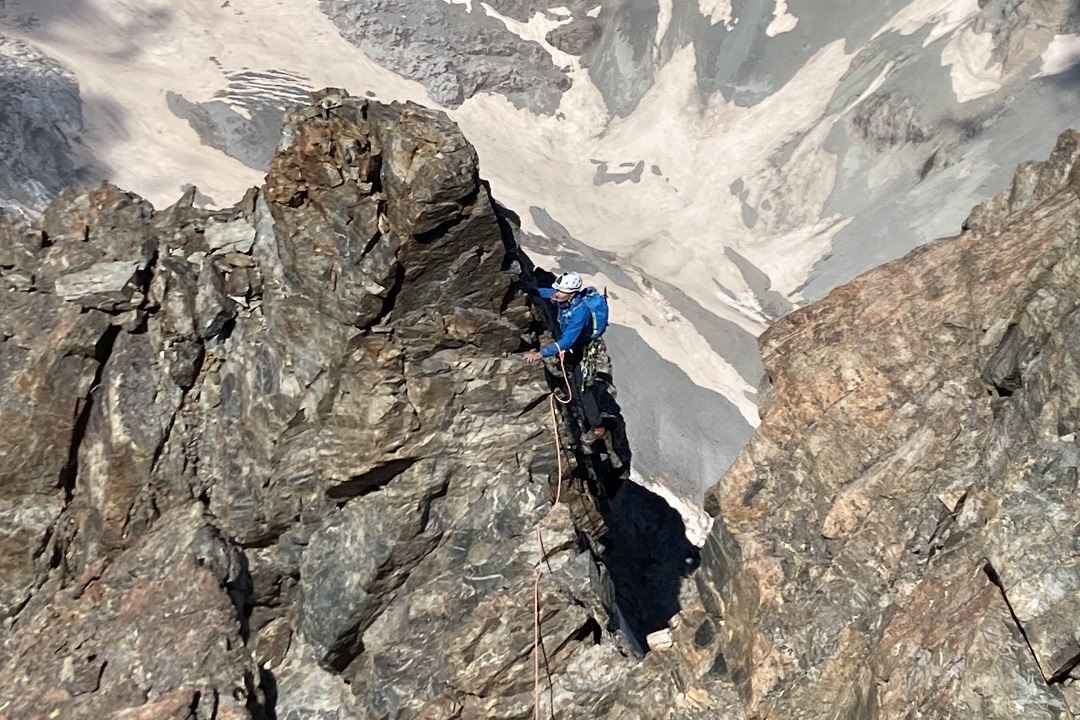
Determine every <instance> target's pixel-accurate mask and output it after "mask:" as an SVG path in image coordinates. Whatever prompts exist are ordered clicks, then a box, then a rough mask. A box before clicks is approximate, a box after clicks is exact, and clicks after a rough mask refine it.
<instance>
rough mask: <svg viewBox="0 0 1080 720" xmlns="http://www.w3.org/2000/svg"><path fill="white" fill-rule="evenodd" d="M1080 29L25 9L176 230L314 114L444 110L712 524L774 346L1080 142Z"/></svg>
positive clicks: (883, 13) (525, 0)
mask: <svg viewBox="0 0 1080 720" xmlns="http://www.w3.org/2000/svg"><path fill="white" fill-rule="evenodd" d="M1078 19H1080V14H1078V13H1077V10H1076V3H1075V2H1070V1H1069V0H1039V1H1038V2H1018V1H1017V0H985V1H981V0H881V1H880V2H874V3H862V4H857V5H856V4H853V3H852V2H849V1H847V0H633V1H630V0H591V1H590V2H576V1H575V2H563V1H562V0H559V1H558V2H548V1H547V0H490V1H489V2H472V1H471V0H461V1H459V2H440V3H415V2H402V1H399V0H349V1H348V2H346V1H345V0H320V2H314V1H309V0H229V1H228V3H226V2H216V3H207V2H204V1H203V0H145V1H144V2H141V3H132V2H130V1H129V0H4V1H3V2H2V3H0V30H2V32H4V33H5V34H10V35H11V36H13V37H18V38H19V39H20V40H21V41H23V42H25V43H26V44H27V45H28V46H32V47H33V48H36V49H37V51H40V52H41V53H43V54H45V55H48V56H49V57H53V58H56V60H57V61H58V62H60V63H62V64H63V66H64V67H65V68H66V71H68V72H70V73H72V74H73V75H74V76H75V77H76V78H77V80H78V84H79V88H80V91H81V94H82V101H83V104H84V107H83V113H84V115H85V123H84V125H85V129H84V131H83V132H82V133H80V134H79V136H78V138H76V139H77V140H78V141H79V143H78V144H79V146H80V147H81V148H83V149H85V150H86V158H85V159H83V160H81V161H79V162H77V164H79V165H80V167H83V164H85V167H86V169H87V171H88V172H91V173H93V175H94V176H95V179H108V180H110V181H112V182H114V183H116V184H118V185H120V186H122V187H125V188H128V189H130V190H133V191H135V192H137V193H139V194H140V195H142V196H143V197H145V198H147V199H149V200H150V201H151V202H153V203H155V204H157V205H158V206H159V207H162V206H165V205H167V204H170V203H172V202H173V201H174V200H175V198H176V196H177V195H178V194H179V193H180V192H181V188H182V187H183V186H185V185H186V184H188V183H195V184H196V185H198V186H199V188H200V190H201V191H202V193H203V194H202V195H200V196H198V198H197V200H196V204H200V205H202V204H211V205H218V204H221V205H227V204H229V203H231V202H232V201H233V200H235V198H237V197H239V196H240V194H241V193H242V192H243V191H244V189H245V188H247V187H248V186H250V185H253V184H258V183H259V182H261V176H262V174H263V173H264V172H265V171H266V169H267V167H268V165H267V163H268V161H269V158H270V157H272V156H273V153H274V150H275V147H276V144H277V139H278V135H279V129H280V118H281V112H282V110H283V109H284V108H286V107H289V106H291V105H293V104H295V103H296V102H297V98H298V97H304V96H305V94H306V93H307V91H309V90H311V89H313V88H317V87H323V86H334V87H347V88H349V89H350V90H351V91H352V92H353V94H355V95H358V96H359V95H363V96H371V97H378V98H380V99H383V100H385V101H390V100H398V101H410V100H411V101H415V102H418V103H421V104H424V105H438V104H441V105H442V106H443V107H444V108H445V109H446V110H447V111H448V113H449V114H450V116H451V117H452V118H453V119H454V120H455V121H456V122H458V123H459V124H461V126H462V128H463V129H464V131H465V133H466V135H467V136H468V137H469V138H470V140H471V142H473V143H475V145H476V147H477V150H478V153H479V155H480V157H481V158H482V160H483V162H484V167H485V177H486V179H488V180H489V181H490V182H491V184H492V187H493V188H494V192H495V194H496V195H497V196H498V197H499V198H500V201H501V202H502V203H503V204H504V205H506V206H507V207H508V208H510V209H512V210H513V211H514V212H516V213H518V215H519V216H520V218H521V222H522V225H523V228H524V229H525V230H526V231H527V232H528V233H529V234H528V235H527V236H525V238H524V240H523V242H524V243H525V246H526V248H527V249H528V250H529V252H530V253H532V254H533V256H534V257H536V258H538V260H540V261H541V262H543V263H544V264H547V265H554V264H559V265H569V266H572V268H573V269H576V270H580V271H583V272H586V273H588V274H589V275H590V276H591V277H590V280H591V281H594V282H596V283H597V284H601V285H607V286H608V287H609V288H610V289H611V290H612V291H614V292H616V293H617V294H618V296H619V303H618V306H617V311H616V314H615V321H616V323H617V325H618V326H619V327H618V328H617V329H616V330H615V332H613V333H612V336H611V338H610V340H611V343H612V347H617V351H618V353H619V354H620V355H622V356H623V357H625V358H628V359H631V361H629V362H626V363H624V365H623V367H624V370H623V371H622V372H621V383H622V385H623V388H624V390H626V392H625V393H624V396H625V403H624V411H625V413H626V415H627V417H628V418H629V419H630V420H631V423H630V426H631V434H632V435H634V433H636V435H634V437H633V439H634V443H635V447H636V450H637V453H636V457H637V463H636V465H637V469H638V471H639V472H641V473H642V474H643V475H645V476H652V475H663V476H664V477H665V478H667V480H668V481H669V482H670V484H671V485H672V487H674V488H675V489H676V490H677V491H678V492H679V493H680V494H682V495H683V496H684V497H687V498H692V499H695V500H700V498H701V496H702V494H703V492H704V490H705V488H706V487H707V486H708V484H710V483H711V482H712V480H713V479H714V478H716V477H718V476H719V475H721V474H722V473H723V471H724V470H725V469H726V468H727V467H728V466H729V465H730V464H731V462H732V461H733V459H734V457H735V455H736V454H737V453H738V451H739V449H740V448H741V447H742V446H743V445H744V444H745V442H746V441H747V440H748V439H749V437H750V435H751V433H752V431H753V427H754V426H755V425H756V422H757V413H756V407H755V403H756V392H755V388H756V386H757V383H758V381H759V379H760V377H761V366H760V363H759V362H758V361H757V352H756V338H757V336H758V335H759V334H760V333H761V332H762V331H763V330H764V329H765V328H766V327H767V326H768V324H769V323H771V322H772V321H774V320H775V319H776V318H778V317H780V316H781V315H783V314H784V313H785V312H787V311H788V310H789V309H790V308H792V307H796V306H800V305H802V304H805V302H806V301H808V300H813V299H816V298H819V297H821V296H823V295H825V294H826V293H827V292H828V291H829V290H831V289H832V288H834V287H836V286H837V285H838V284H840V283H843V282H846V281H848V280H850V279H851V278H853V277H855V276H856V275H858V274H860V273H862V272H864V271H866V270H868V269H869V268H871V267H873V266H875V265H877V264H879V263H881V262H885V261H887V260H890V259H893V258H896V257H898V256H900V255H902V254H904V253H906V252H908V251H909V250H910V249H912V248H913V247H916V246H917V245H919V244H922V243H924V242H927V241H929V240H931V239H933V238H936V237H940V236H942V235H948V234H952V233H954V232H957V231H958V229H959V226H960V223H961V222H962V220H963V219H964V217H965V216H966V214H967V212H968V210H969V209H970V208H971V207H972V205H974V204H975V203H977V202H980V201H981V200H982V199H984V198H986V197H988V196H989V195H992V194H994V193H995V192H997V191H998V190H999V189H1001V188H1003V187H1005V186H1006V185H1008V183H1009V182H1010V180H1011V177H1012V173H1013V169H1014V168H1015V166H1016V164H1017V163H1018V162H1021V161H1024V160H1028V159H1030V158H1036V157H1045V156H1046V154H1047V153H1048V152H1049V150H1050V148H1051V147H1052V146H1053V142H1054V139H1055V138H1056V137H1057V135H1058V134H1059V133H1060V132H1061V131H1062V130H1064V129H1065V128H1066V127H1069V126H1070V125H1071V124H1073V123H1074V121H1075V117H1076V116H1077V112H1078V110H1080V95H1078V94H1077V87H1078V85H1077V78H1078V70H1077V68H1078V67H1080V65H1078V64H1077V61H1078V60H1080V22H1078ZM2 71H3V69H2V68H0V73H2ZM20 92H21V93H24V94H29V95H30V96H32V97H38V96H41V95H42V94H43V93H42V92H41V90H40V89H38V88H27V89H25V90H20ZM33 117H34V118H35V122H36V123H38V124H39V125H41V126H42V130H47V131H49V132H48V133H46V135H47V136H48V137H50V138H52V137H53V135H54V133H51V127H50V125H49V123H48V122H47V121H44V120H42V119H41V116H40V115H34V116H33ZM48 117H51V116H48ZM50 147H55V148H59V147H62V145H55V144H50ZM4 157H7V156H6V155H5V156H4ZM80 163H81V164H80ZM34 167H38V166H37V165H32V166H31V168H30V169H32V168H34ZM40 167H41V168H42V169H43V170H44V169H47V168H49V165H48V164H43V165H41V166H40ZM50 177H51V175H50V173H47V172H45V173H43V177H40V178H36V179H38V180H40V181H41V182H42V183H43V184H44V185H45V186H46V188H47V189H50V190H51V189H54V187H55V186H54V185H51V184H50V182H51V180H50V179H49V178H50ZM2 181H3V177H2V176H0V196H2V195H3V194H4V192H5V189H4V187H3V183H2ZM541 254H542V255H541ZM657 377H661V378H663V380H664V382H663V384H664V386H665V388H666V393H667V395H668V396H669V397H674V398H675V399H676V402H674V403H671V404H670V405H669V404H666V403H664V402H662V400H663V398H661V397H657V393H656V391H655V388H656V385H657V383H656V382H655V379H656V378H657ZM671 406H674V407H679V408H680V409H681V408H688V409H689V412H686V413H683V412H681V410H680V411H679V412H675V411H673V410H670V409H669V407H671ZM635 428H640V430H638V429H635ZM703 446H708V447H709V448H710V450H709V451H708V452H693V449H694V448H699V447H703Z"/></svg>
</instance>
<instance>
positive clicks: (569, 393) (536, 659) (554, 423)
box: [533, 350, 574, 720]
mask: <svg viewBox="0 0 1080 720" xmlns="http://www.w3.org/2000/svg"><path fill="white" fill-rule="evenodd" d="M559 370H560V372H562V376H563V381H564V382H565V384H566V399H565V400H562V399H560V398H559V396H558V394H557V393H555V391H552V392H551V403H550V404H551V427H552V430H554V432H555V458H556V461H557V462H558V463H559V484H558V485H557V486H556V488H555V502H554V503H552V504H553V505H558V504H559V500H560V498H561V497H562V484H563V463H562V441H561V440H560V438H559V416H558V413H557V412H556V410H555V407H556V403H558V404H560V405H569V404H570V403H571V402H572V401H573V398H574V391H573V388H572V387H571V385H570V376H569V375H568V374H567V372H566V351H565V350H559ZM536 540H537V544H538V546H539V548H540V561H541V562H546V561H547V550H546V549H545V548H544V536H543V535H542V534H541V533H540V526H539V525H537V526H536ZM549 567H550V566H549ZM543 574H544V571H543V570H542V569H540V568H539V567H537V569H536V579H535V580H534V581H533V717H534V720H540V578H541V577H542V576H543ZM554 716H555V715H554V710H553V711H552V717H553V718H554Z"/></svg>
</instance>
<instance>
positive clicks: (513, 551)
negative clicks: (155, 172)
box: [0, 91, 697, 720]
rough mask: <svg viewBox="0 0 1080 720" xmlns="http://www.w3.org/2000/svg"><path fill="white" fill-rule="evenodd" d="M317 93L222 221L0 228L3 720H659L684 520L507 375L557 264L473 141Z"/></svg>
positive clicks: (213, 217) (97, 216)
mask: <svg viewBox="0 0 1080 720" xmlns="http://www.w3.org/2000/svg"><path fill="white" fill-rule="evenodd" d="M316 99H317V104H315V105H312V106H310V107H307V108H303V109H301V110H297V111H295V112H292V113H290V114H289V116H288V117H287V123H286V130H285V135H284V138H283V141H282V144H281V148H280V150H279V152H278V154H277V155H276V157H275V159H274V161H273V164H272V167H271V170H270V173H269V174H268V175H267V179H266V184H265V185H264V186H263V187H262V188H261V189H258V190H254V189H253V190H252V191H250V192H249V193H248V194H247V196H246V197H245V198H244V199H243V200H242V201H241V202H240V203H238V204H237V205H236V206H235V207H233V208H231V209H229V210H224V211H217V212H207V211H204V210H199V209H197V208H195V207H193V205H192V199H193V196H194V193H195V191H194V189H192V190H191V191H190V192H189V193H188V194H187V195H186V196H185V197H184V198H183V199H181V201H180V202H178V203H177V204H176V205H175V206H173V207H171V208H169V209H167V210H164V211H161V212H157V211H155V210H154V208H152V207H151V206H150V205H149V204H148V203H146V202H145V201H143V200H141V199H140V198H138V197H136V196H134V195H131V194H128V193H125V192H123V191H121V190H119V189H117V188H115V187H112V186H108V185H106V186H102V187H99V188H97V189H94V190H90V191H82V190H69V191H64V193H62V196H61V197H60V198H59V199H58V200H57V202H56V203H54V204H53V205H51V206H50V207H49V208H48V209H47V210H46V211H45V213H44V215H43V217H42V219H41V222H40V223H39V225H38V226H36V227H34V228H27V227H24V226H22V225H21V224H20V223H18V222H17V221H16V220H14V219H13V218H12V217H10V216H3V217H0V220H2V222H3V226H2V228H0V281H2V282H3V284H4V292H2V293H0V383H2V386H3V388H4V392H3V394H2V396H0V528H3V529H2V531H0V569H2V572H0V617H2V618H3V619H4V622H3V625H2V631H0V633H2V634H0V640H2V644H0V715H2V716H3V717H10V718H37V717H42V718H44V717H49V718H55V717H65V718H101V717H116V718H139V719H140V720H153V719H156V718H188V717H191V718H200V719H205V718H236V717H248V716H251V717H256V718H281V719H282V720H284V719H286V718H288V719H290V720H299V719H300V718H305V719H309V718H328V719H329V718H335V719H337V720H346V719H347V718H375V717H383V718H390V717H394V718H398V717H401V718H406V717H425V718H450V717H462V718H490V717H502V718H518V717H522V718H524V717H527V716H530V715H532V714H533V712H534V704H535V703H536V702H537V695H536V693H537V692H538V691H540V692H541V695H540V698H541V700H542V702H543V703H544V704H547V705H550V707H551V708H552V711H555V710H556V709H557V710H558V711H559V713H560V715H561V716H565V717H582V718H586V717H598V716H603V715H605V714H607V715H611V716H612V717H620V716H625V717H640V713H638V714H637V715H635V714H634V713H635V712H637V711H635V710H634V708H635V707H639V706H640V705H641V704H642V703H646V702H651V701H650V700H649V698H652V697H654V696H656V695H657V694H659V695H660V696H662V697H670V696H671V692H670V690H665V688H670V685H671V683H672V682H673V680H671V679H665V680H662V681H660V682H658V683H653V684H652V686H651V687H648V686H647V685H648V684H647V683H645V684H643V683H636V682H632V681H630V680H629V679H628V678H630V676H631V674H632V673H635V672H642V668H645V669H647V668H648V667H651V665H650V664H649V663H648V662H647V663H645V664H644V665H642V664H641V663H639V662H638V656H639V655H640V652H641V649H642V647H643V643H644V638H645V636H646V635H647V634H648V633H649V632H651V631H653V630H657V629H661V628H662V627H664V626H665V625H666V623H667V621H668V619H669V618H670V617H671V616H672V615H673V614H674V613H675V611H676V610H677V609H678V607H679V604H680V601H679V594H680V592H683V591H687V590H688V589H689V586H686V585H684V584H683V582H682V580H683V578H684V576H686V575H688V574H689V572H690V571H691V570H692V569H693V567H694V565H695V563H696V558H697V555H696V550H695V549H694V548H692V547H691V546H690V545H689V544H688V543H687V542H686V540H685V537H684V536H683V526H682V522H681V521H680V520H679V519H678V516H677V515H676V514H675V513H674V512H673V511H672V510H671V509H670V508H668V507H667V506H666V505H664V504H663V502H661V501H659V499H658V498H656V497H655V496H652V495H651V494H649V493H646V492H645V491H644V490H642V489H641V488H637V487H633V488H627V489H626V490H622V491H620V487H621V486H622V485H623V483H624V480H625V478H626V476H627V474H628V473H629V456H628V454H627V452H626V448H625V441H624V439H623V438H624V434H623V431H622V423H621V419H620V418H619V417H618V415H617V414H614V415H612V416H610V417H609V418H608V422H609V423H610V425H611V428H612V430H613V431H614V432H613V434H612V437H611V439H609V440H607V441H602V442H600V443H597V445H595V446H593V448H592V449H591V450H589V449H584V448H580V447H577V446H576V444H575V442H574V441H573V438H576V437H577V436H578V431H577V429H576V427H575V423H576V419H575V412H574V411H573V409H572V408H569V407H564V406H562V405H559V404H557V403H551V402H550V401H549V397H550V389H551V388H552V387H556V386H558V385H559V384H560V383H561V382H562V378H561V376H560V375H559V368H558V367H556V366H555V365H552V366H551V367H550V368H549V372H547V373H545V372H543V371H541V370H539V369H538V368H536V367H533V366H529V365H527V364H526V363H524V362H523V361H522V360H521V359H520V358H519V357H515V356H513V355H512V353H513V352H514V351H518V350H521V349H525V348H527V347H529V345H530V344H531V343H534V342H535V340H536V338H537V336H538V335H540V334H542V333H544V332H546V331H547V327H549V326H545V323H544V320H545V313H544V311H543V308H542V307H537V308H533V307H531V306H530V303H529V300H528V296H527V292H528V291H529V290H530V289H531V288H534V287H535V282H536V277H537V273H539V271H535V270H534V268H533V267H532V266H531V264H530V262H529V261H528V258H526V257H525V256H524V255H523V254H522V253H521V252H520V250H519V249H518V247H517V245H516V241H515V233H516V232H517V229H516V228H515V227H514V226H512V225H511V223H510V221H509V220H508V219H507V217H506V216H505V213H503V212H502V211H501V210H499V209H498V208H497V206H496V205H495V204H494V203H493V202H492V200H491V198H490V197H489V194H488V189H487V186H486V184H485V183H483V182H482V181H481V180H480V178H479V174H478V168H477V159H476V154H475V152H474V150H473V148H472V146H471V145H470V144H469V143H468V142H467V141H466V140H465V138H464V137H463V136H462V134H461V133H460V131H459V130H458V129H457V127H456V126H455V125H453V123H451V122H450V121H449V120H448V119H447V117H446V116H445V115H444V114H442V113H439V112H434V111H429V110H425V109H423V108H420V107H418V106H404V105H382V104H379V103H375V102H370V101H367V100H360V99H355V98H350V97H347V96H346V95H345V94H343V93H340V92H337V91H324V92H322V93H320V94H318V95H317V97H316ZM557 439H558V441H559V444H558V445H557V444H556V440H557ZM556 501H557V502H556ZM657 541H660V544H658V545H650V543H656V542H657ZM644 562H647V563H650V564H651V566H652V568H653V572H649V573H643V572H642V571H641V570H640V568H641V566H642V563H644ZM534 613H537V614H538V617H535V618H534ZM620 627H621V630H620V629H619V628H620ZM639 686H645V687H639Z"/></svg>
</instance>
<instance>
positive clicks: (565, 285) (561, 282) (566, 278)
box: [551, 272, 584, 293]
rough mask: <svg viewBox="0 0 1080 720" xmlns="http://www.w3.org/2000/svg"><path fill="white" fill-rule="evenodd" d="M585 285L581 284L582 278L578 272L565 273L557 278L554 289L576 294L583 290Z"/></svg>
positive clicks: (553, 285)
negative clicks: (582, 287)
mask: <svg viewBox="0 0 1080 720" xmlns="http://www.w3.org/2000/svg"><path fill="white" fill-rule="evenodd" d="M583 284H584V283H582V282H581V276H580V275H578V274H577V273H576V272H565V273H563V274H562V275H560V276H559V277H557V278H555V282H554V284H552V286H551V287H552V288H554V289H555V290H558V291H560V292H566V293H576V292H577V291H578V290H580V289H581V286H582V285H583Z"/></svg>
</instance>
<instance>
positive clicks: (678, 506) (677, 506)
mask: <svg viewBox="0 0 1080 720" xmlns="http://www.w3.org/2000/svg"><path fill="white" fill-rule="evenodd" d="M630 481H631V482H634V483H637V484H638V485H640V486H641V487H643V488H645V489H646V490H648V491H649V492H651V493H654V494H656V495H658V496H660V498H661V499H662V500H663V501H664V502H666V503H667V504H668V505H669V506H671V509H672V510H674V511H675V512H677V513H679V516H680V517H682V520H683V525H685V526H686V539H687V540H689V541H690V543H691V544H692V545H694V546H695V547H702V546H703V545H704V544H705V541H706V540H708V539H709V532H710V531H711V530H712V526H713V519H712V517H710V516H709V513H707V512H705V510H704V509H702V508H701V507H700V506H698V505H697V504H695V503H693V502H691V501H690V500H687V499H686V498H682V497H679V496H678V495H676V494H675V491H674V490H672V489H671V488H669V487H668V486H667V484H666V483H665V482H664V479H663V478H661V477H659V476H654V477H653V478H652V479H650V480H646V479H645V478H644V476H642V474H641V473H639V472H638V471H637V470H635V469H634V468H630Z"/></svg>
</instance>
